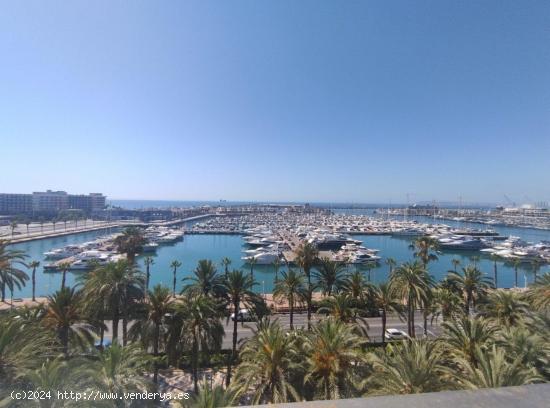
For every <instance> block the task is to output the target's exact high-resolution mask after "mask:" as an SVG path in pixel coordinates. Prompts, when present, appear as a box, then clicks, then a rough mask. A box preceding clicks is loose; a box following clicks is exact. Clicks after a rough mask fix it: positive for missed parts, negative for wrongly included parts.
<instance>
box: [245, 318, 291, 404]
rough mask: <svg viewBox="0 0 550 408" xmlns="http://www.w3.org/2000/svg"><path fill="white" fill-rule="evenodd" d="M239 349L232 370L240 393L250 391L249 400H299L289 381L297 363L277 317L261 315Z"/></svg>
mask: <svg viewBox="0 0 550 408" xmlns="http://www.w3.org/2000/svg"><path fill="white" fill-rule="evenodd" d="M252 334H253V335H252V337H251V338H249V339H248V340H247V341H246V343H245V344H244V346H243V348H242V350H241V363H240V364H239V366H238V367H237V371H236V374H235V381H234V384H235V389H236V390H237V392H238V393H239V394H243V393H249V392H251V393H252V403H253V404H260V403H284V402H288V401H290V399H291V398H292V399H294V400H296V401H298V400H299V398H300V397H299V394H298V392H297V391H296V389H295V388H294V386H293V385H292V384H291V381H290V378H289V377H290V372H291V371H292V370H293V369H294V368H295V366H296V363H295V360H294V358H293V357H294V356H293V353H292V337H291V336H287V335H286V333H285V332H284V330H283V329H282V327H281V326H280V324H279V322H278V321H270V320H269V319H262V320H260V322H259V323H258V324H257V326H256V328H253V329H252Z"/></svg>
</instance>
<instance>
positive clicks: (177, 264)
mask: <svg viewBox="0 0 550 408" xmlns="http://www.w3.org/2000/svg"><path fill="white" fill-rule="evenodd" d="M180 266H181V262H180V261H178V260H174V261H172V263H171V264H170V268H172V274H173V276H174V279H173V283H172V297H174V298H175V297H176V271H177V269H178V268H179V267H180Z"/></svg>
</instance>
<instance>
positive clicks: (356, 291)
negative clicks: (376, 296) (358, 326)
mask: <svg viewBox="0 0 550 408" xmlns="http://www.w3.org/2000/svg"><path fill="white" fill-rule="evenodd" d="M343 286H344V290H345V291H346V292H347V293H349V295H350V296H351V297H352V299H353V300H354V301H355V304H356V306H357V307H362V306H363V305H364V303H365V301H366V297H367V296H366V295H367V292H368V288H369V283H368V282H367V280H366V279H365V275H364V274H363V272H362V271H358V270H356V271H353V272H352V273H350V274H349V275H347V276H346V277H345V278H344V284H343Z"/></svg>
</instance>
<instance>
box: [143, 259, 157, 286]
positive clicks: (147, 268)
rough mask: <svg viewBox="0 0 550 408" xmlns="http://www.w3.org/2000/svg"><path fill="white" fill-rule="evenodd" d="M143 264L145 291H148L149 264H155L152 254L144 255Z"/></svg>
mask: <svg viewBox="0 0 550 408" xmlns="http://www.w3.org/2000/svg"><path fill="white" fill-rule="evenodd" d="M143 263H144V264H145V293H146V294H148V293H149V282H151V265H154V264H155V260H154V259H153V257H152V256H146V257H145V259H144V260H143Z"/></svg>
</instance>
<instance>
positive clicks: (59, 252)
mask: <svg viewBox="0 0 550 408" xmlns="http://www.w3.org/2000/svg"><path fill="white" fill-rule="evenodd" d="M80 252H82V248H81V247H80V246H79V245H67V246H65V247H63V248H58V249H52V250H51V251H48V252H44V256H45V257H46V259H51V260H59V259H64V258H69V257H71V256H74V255H76V254H78V253H80Z"/></svg>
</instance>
